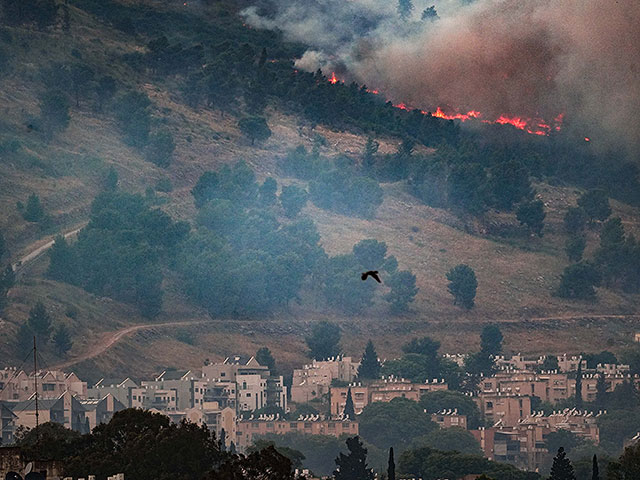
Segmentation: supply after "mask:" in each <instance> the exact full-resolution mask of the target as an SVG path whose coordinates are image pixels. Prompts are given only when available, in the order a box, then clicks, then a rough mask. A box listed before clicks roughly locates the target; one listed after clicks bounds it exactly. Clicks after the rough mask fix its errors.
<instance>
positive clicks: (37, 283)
mask: <svg viewBox="0 0 640 480" xmlns="http://www.w3.org/2000/svg"><path fill="white" fill-rule="evenodd" d="M98 3H99V2H93V1H88V0H86V1H85V0H82V1H80V0H78V1H71V2H70V6H69V11H70V18H71V29H70V31H65V30H64V29H62V28H59V27H55V28H54V27H52V28H48V29H45V30H38V29H37V28H35V27H33V26H5V27H2V37H1V38H0V46H1V47H2V50H3V51H6V52H9V56H8V57H9V60H8V68H6V70H5V72H3V74H2V76H1V77H0V86H1V88H0V111H1V112H2V115H1V116H0V205H2V209H1V210H0V229H1V231H2V232H3V233H4V236H5V238H6V241H7V245H8V248H9V251H10V254H9V255H8V256H7V257H5V260H7V261H9V260H10V261H12V262H14V263H15V262H17V261H19V260H20V259H23V258H24V257H25V256H26V255H28V254H29V253H31V252H33V251H35V250H36V249H37V248H38V247H40V246H42V245H44V244H46V243H47V241H49V240H50V239H51V238H52V237H53V236H54V235H56V234H58V233H62V232H69V231H73V230H75V229H77V228H80V227H82V226H83V225H84V224H85V223H86V222H87V220H88V217H89V213H90V205H91V202H92V200H93V198H94V197H95V196H96V195H97V194H98V193H99V192H100V191H101V190H102V189H103V185H104V179H105V177H106V176H107V174H108V173H109V170H110V168H111V167H113V168H114V169H115V170H116V171H117V174H118V178H119V188H120V189H121V190H124V191H127V192H138V193H141V194H145V195H147V196H153V197H154V203H155V205H157V206H158V208H161V209H162V210H164V211H165V212H167V213H168V214H170V215H171V216H172V217H173V218H174V219H176V220H185V221H188V222H190V223H191V224H195V213H196V210H195V207H194V203H193V197H192V194H191V189H192V188H193V187H194V185H195V184H196V183H197V181H198V178H199V177H200V175H201V174H202V173H204V172H205V171H209V170H217V169H219V168H220V167H221V166H222V165H225V164H232V163H234V162H236V161H238V160H244V161H246V162H247V163H248V164H249V165H250V166H251V167H252V168H253V169H254V171H255V172H256V174H257V176H258V178H259V180H264V179H265V178H266V177H268V176H272V177H274V178H275V179H276V180H277V182H278V184H279V185H280V187H282V186H286V185H290V184H300V185H303V184H305V182H303V181H301V180H299V179H295V178H291V177H288V176H286V175H285V174H284V171H283V169H282V168H281V160H282V158H284V157H285V156H286V155H287V154H288V153H289V152H290V151H291V150H292V149H293V148H295V147H296V146H298V145H304V146H305V147H307V149H309V150H311V149H312V148H313V147H314V145H315V146H316V148H318V151H319V153H320V154H321V155H322V156H324V157H327V158H338V157H339V156H341V155H349V156H351V157H352V158H359V157H360V156H361V155H362V152H363V150H364V148H365V143H366V140H367V134H365V133H363V131H361V130H358V129H343V130H340V131H338V130H332V129H330V128H329V127H327V126H324V125H323V124H322V123H315V122H311V121H309V120H308V119H307V118H305V117H304V116H302V115H300V114H296V113H295V112H292V111H291V109H290V108H287V107H286V106H285V105H283V104H282V103H280V102H276V101H274V102H269V104H268V105H267V106H266V110H265V117H266V118H267V121H268V125H269V128H270V129H271V131H272V135H271V136H270V137H269V138H268V140H266V141H264V142H257V143H255V144H252V142H251V141H250V140H249V139H247V138H246V137H245V135H243V133H242V132H241V131H240V130H239V128H238V120H239V118H241V117H242V116H243V115H244V109H245V108H246V106H244V105H243V104H242V102H239V103H238V105H225V106H224V108H223V109H221V108H217V106H216V105H214V106H211V107H207V106H198V107H197V108H193V107H191V106H189V105H188V104H187V103H186V101H185V96H184V95H183V94H182V93H181V92H182V90H181V89H182V86H181V83H180V79H179V77H176V76H175V75H161V74H158V73H155V72H153V71H149V70H141V69H139V68H137V67H136V66H135V65H136V63H135V62H136V58H138V57H137V55H138V54H145V53H147V52H148V49H149V46H148V45H149V41H150V39H152V38H154V37H156V36H157V35H158V34H160V33H163V32H164V33H165V34H167V36H168V37H170V39H171V41H172V42H179V41H183V42H188V41H189V32H188V30H190V29H189V28H187V27H186V26H185V25H188V26H192V27H193V28H192V29H191V30H192V32H191V33H192V34H194V35H197V36H199V37H198V38H199V40H202V39H203V38H204V39H206V38H207V35H209V34H213V32H218V34H220V30H221V29H222V30H224V29H228V31H230V32H231V31H232V30H233V29H234V28H235V29H237V30H238V31H241V30H242V29H243V28H245V27H243V26H242V24H241V20H240V19H239V18H238V17H237V16H236V13H237V10H236V8H237V7H235V6H230V5H229V4H227V3H226V2H219V3H216V4H215V5H214V6H212V7H206V6H202V5H200V4H197V5H195V4H194V5H193V6H191V5H190V2H189V4H183V2H172V1H153V2H152V1H147V2H141V1H140V2H133V1H127V2H124V1H123V2H122V3H121V4H120V5H122V8H123V9H125V12H127V10H126V9H127V8H129V9H132V10H131V12H134V13H135V14H136V15H142V14H143V13H144V14H148V13H149V12H152V13H153V14H152V15H151V16H150V17H149V18H150V21H149V25H148V26H147V27H145V28H144V29H139V31H138V32H137V33H135V34H132V33H131V32H128V31H126V30H127V29H126V28H124V29H123V28H116V26H114V25H115V24H114V21H113V19H105V17H104V16H103V15H102V14H101V11H100V10H99V9H98V8H97V7H96V5H97V4H98ZM136 12H137V13H136ZM140 12H143V13H140ZM167 25H175V28H176V29H175V31H174V32H166V31H163V30H162V29H164V28H166V26H167ZM229 25H232V26H229ZM234 25H235V26H234ZM154 29H155V30H154ZM208 29H209V30H208ZM194 32H195V33H194ZM233 32H235V30H233ZM233 32H232V33H231V34H233V35H236V34H237V33H233ZM247 35H249V36H250V38H253V39H254V40H260V39H262V37H263V36H264V37H268V35H267V34H262V33H260V32H249V33H248V34H247ZM251 35H253V37H251ZM269 38H271V37H269ZM270 41H271V40H270ZM185 44H186V43H185ZM287 48H288V49H289V50H288V51H287V54H289V53H290V52H294V51H296V49H297V48H298V47H297V46H295V45H293V46H288V47H287ZM283 55H284V54H283ZM79 59H82V60H83V61H84V62H86V63H87V64H89V65H90V66H91V67H92V68H93V69H94V70H95V72H97V74H96V77H98V76H100V75H102V74H106V73H109V74H110V75H112V76H113V77H114V78H115V80H116V81H117V82H118V84H119V85H120V86H121V89H122V90H124V89H133V88H135V89H137V90H139V91H143V92H144V93H146V95H147V96H148V97H149V99H150V100H151V107H150V110H151V125H152V130H154V129H164V130H166V131H169V132H170V133H171V134H172V136H173V138H174V141H175V146H176V148H175V153H174V155H173V160H172V162H171V164H170V165H169V166H168V167H166V168H165V167H159V166H157V165H155V164H153V163H151V162H150V161H148V160H147V159H146V158H145V154H144V151H142V150H141V149H139V148H136V147H134V146H131V145H129V144H127V143H126V142H125V139H124V138H123V135H122V132H121V127H120V125H119V124H118V122H117V120H116V119H115V118H114V115H113V113H112V112H111V110H109V109H108V108H105V109H104V110H103V111H98V109H97V108H96V105H95V101H94V100H93V97H92V96H91V95H89V94H88V93H87V94H86V95H85V94H82V95H80V99H79V102H78V104H75V103H73V104H72V105H71V110H70V112H71V115H70V117H71V118H70V122H69V126H68V128H66V130H64V132H62V133H59V134H56V135H53V136H52V137H51V138H49V137H45V136H44V135H42V134H41V132H39V131H38V130H37V128H35V129H34V122H35V121H36V120H35V119H37V118H38V116H39V115H40V107H39V102H40V101H41V100H40V98H41V94H42V92H43V91H44V89H45V84H46V79H43V74H45V72H47V68H49V67H50V66H51V65H52V64H55V63H56V62H62V63H74V62H77V61H78V60H79ZM36 127H37V125H36ZM375 136H376V139H377V141H378V142H379V143H380V148H379V154H381V155H382V154H385V153H393V152H395V151H396V149H397V148H398V146H399V145H400V143H401V141H402V139H401V138H400V137H397V136H394V135H392V134H390V133H382V132H379V133H378V134H376V135H375ZM318 139H322V142H319V141H318ZM434 152H435V150H434V149H431V148H425V147H416V154H420V155H424V156H429V155H433V154H435V153H434ZM166 179H168V180H169V181H170V182H171V184H172V186H173V188H172V189H171V190H170V191H160V190H158V189H157V188H156V187H157V185H158V182H160V181H162V180H166ZM382 187H383V190H384V202H383V203H382V205H381V206H380V208H379V209H378V210H377V213H376V215H375V217H373V218H370V219H363V218H358V217H351V216H346V215H340V214H336V213H334V212H331V211H328V210H324V209H321V208H318V207H316V206H315V205H313V204H312V203H311V202H309V203H308V204H307V206H306V207H305V208H304V210H303V212H302V213H303V214H304V215H308V216H309V217H311V218H312V219H313V221H314V222H315V223H316V225H317V227H318V230H319V232H320V234H321V244H322V246H323V247H324V249H325V250H326V251H327V253H328V254H330V255H336V254H341V253H348V252H350V251H351V248H352V246H353V245H354V244H355V243H357V242H358V241H360V240H362V239H366V238H375V239H377V240H379V241H384V242H386V244H387V246H388V249H389V253H391V254H393V255H394V256H395V257H396V258H397V259H398V262H399V265H400V268H401V269H410V270H411V271H413V273H414V274H415V275H416V284H417V286H418V288H419V292H418V294H417V296H416V299H415V302H414V303H413V304H412V305H411V308H410V310H409V312H407V313H404V314H402V315H396V314H392V313H391V312H390V311H389V308H388V305H387V304H386V303H385V302H384V301H382V299H381V294H379V295H377V296H376V298H375V300H374V303H373V304H372V306H371V307H370V308H369V309H367V311H366V312H364V313H362V314H358V315H345V314H341V313H339V312H337V311H333V310H332V309H327V308H326V306H325V305H321V304H315V303H314V302H311V301H303V302H302V303H300V304H298V303H296V302H292V303H291V304H290V305H289V307H288V308H283V309H282V310H281V311H279V312H278V313H276V314H273V315H269V316H265V317H260V318H211V316H210V315H209V314H208V313H207V312H206V311H204V310H203V309H202V308H200V307H198V306H196V305H194V304H193V303H192V302H191V301H189V299H188V298H187V297H186V296H185V295H184V293H183V291H182V288H181V281H180V279H179V278H178V277H177V276H176V275H175V273H173V272H167V274H166V278H165V281H164V285H163V287H164V289H165V292H166V293H165V301H164V307H163V311H162V312H161V314H160V315H159V316H158V317H156V318H155V319H153V320H151V321H150V320H148V319H145V318H143V317H142V316H140V314H139V313H138V311H137V310H136V309H135V308H133V307H132V306H131V305H128V304H124V303H121V302H118V301H115V300H113V299H110V298H107V297H100V296H96V295H94V294H91V293H88V292H86V291H85V290H83V289H81V288H78V287H75V286H71V285H68V284H65V283H61V282H57V281H54V280H52V279H50V278H48V277H47V276H46V275H45V272H46V268H47V263H48V260H47V255H46V254H43V255H40V256H38V257H36V258H28V259H27V260H25V261H24V262H23V264H22V265H21V266H20V268H19V271H18V281H17V284H16V285H15V286H14V287H13V288H12V289H11V290H10V292H9V300H10V301H9V304H8V306H7V308H6V309H5V310H4V312H3V313H2V317H1V319H0V328H1V329H2V333H3V335H2V340H1V344H0V363H2V364H7V363H9V364H11V363H13V364H16V363H19V362H20V361H21V360H22V359H23V357H24V355H23V352H22V351H21V350H20V348H18V347H17V345H16V342H15V338H16V334H17V331H18V328H19V326H20V325H21V324H22V323H23V322H24V321H25V319H26V318H27V316H28V314H29V310H30V308H31V307H32V306H33V305H34V304H35V303H36V302H37V301H42V302H43V303H45V305H46V306H47V307H48V309H49V310H50V312H51V315H52V317H53V319H54V323H56V322H58V323H64V324H66V325H68V326H69V327H70V328H71V330H72V332H73V342H74V344H73V348H72V349H71V351H70V352H69V353H68V354H67V355H66V356H61V355H58V354H57V353H56V351H55V349H54V348H53V347H52V346H51V345H47V346H43V349H42V351H43V355H44V358H45V360H46V361H47V363H49V365H50V366H55V365H63V366H65V368H73V369H75V370H76V371H77V372H78V373H80V374H82V375H85V376H86V377H88V378H96V377H99V376H100V375H101V373H102V372H105V371H109V372H110V375H111V376H113V375H117V374H119V373H122V374H125V373H126V374H129V375H143V374H150V373H153V372H156V371H158V370H160V369H162V368H165V367H196V366H198V365H200V364H201V363H202V361H203V360H204V359H205V358H210V359H212V360H213V359H220V358H222V357H224V356H226V355H227V354H229V353H231V352H232V351H240V352H243V353H254V352H255V350H257V349H258V348H259V347H261V346H263V345H266V346H268V347H269V348H271V350H272V351H273V352H274V355H275V357H276V359H277V361H278V362H279V364H281V365H282V366H284V367H286V368H291V367H292V366H294V365H298V364H300V363H302V362H303V361H304V360H305V351H306V347H305V346H304V335H305V333H307V332H308V331H309V327H310V325H311V324H312V323H313V322H314V321H317V320H319V319H325V318H328V319H331V320H333V321H336V322H338V323H340V324H341V325H342V327H343V342H342V343H343V349H344V351H345V352H346V353H348V354H352V355H360V354H361V352H362V350H363V348H364V344H365V343H366V341H367V340H368V339H369V338H373V340H374V342H375V344H376V346H377V348H378V352H379V353H380V354H381V355H382V356H393V355H395V354H396V353H397V352H398V348H399V346H400V345H401V344H402V343H404V342H406V341H407V339H409V338H412V337H415V336H421V335H430V336H433V337H434V338H436V339H438V340H440V341H441V342H442V345H443V350H446V351H449V352H465V351H469V350H472V349H474V348H477V345H478V344H479V338H478V334H479V332H480V330H481V328H482V326H483V325H485V324H487V323H500V324H501V328H502V329H503V332H504V334H505V337H506V344H505V348H506V349H507V350H509V351H512V352H529V353H543V352H560V351H564V350H572V349H573V348H574V347H573V345H575V344H578V345H580V346H581V349H585V350H587V349H592V350H594V351H595V350H598V351H599V350H602V349H603V348H604V345H606V348H607V349H610V350H612V351H620V350H621V349H624V348H625V347H626V346H628V345H629V344H630V343H631V342H632V337H633V333H634V332H635V329H636V328H637V321H638V319H640V317H639V316H638V315H640V309H639V305H640V295H638V294H631V293H622V292H620V291H617V290H612V289H608V288H600V289H599V290H598V301H597V302H593V301H577V300H565V299H561V298H558V297H556V296H554V295H553V291H554V290H555V289H556V288H557V285H558V282H559V277H560V275H561V273H562V271H563V269H564V267H565V266H567V265H568V260H567V259H566V255H565V253H564V243H565V240H566V233H565V231H564V227H563V217H564V214H565V212H566V210H567V209H568V208H569V207H570V206H573V205H575V204H576V199H577V197H578V196H579V195H580V193H581V190H580V189H578V188H577V187H574V186H570V185H550V184H548V183H544V182H543V181H540V182H539V183H537V184H536V185H535V187H536V189H537V192H538V194H539V196H540V198H541V199H542V200H543V201H544V203H545V207H546V210H547V218H546V226H545V235H544V237H542V238H539V237H529V236H527V235H519V236H509V237H501V236H498V235H496V234H494V233H493V230H492V226H496V225H498V226H499V225H504V224H507V225H517V222H516V221H515V218H514V215H513V214H505V213H495V212H489V213H487V214H485V215H484V216H483V217H482V218H480V219H478V218H475V217H471V216H468V215H461V214H454V213H453V212H452V211H450V210H448V209H443V208H433V207H429V206H427V205H424V204H423V203H421V202H420V201H419V200H417V199H416V198H415V197H414V196H413V195H411V193H410V192H409V189H408V187H407V185H406V182H405V181H397V182H383V183H382ZM31 193H35V194H37V195H38V196H39V198H40V200H41V202H42V204H43V206H44V208H45V210H46V212H47V213H48V214H49V215H50V217H51V220H50V222H49V223H48V224H47V225H38V224H36V223H31V222H27V221H26V220H24V218H23V216H22V215H21V213H20V211H19V210H18V208H16V203H17V202H22V203H26V201H27V198H28V197H29V195H30V194H31ZM611 203H612V208H613V216H619V217H621V218H622V220H623V224H624V226H625V230H626V231H627V232H628V233H633V232H635V233H636V235H637V234H638V233H640V229H639V227H638V226H639V222H640V211H639V210H638V209H637V208H634V207H631V206H629V205H627V204H624V203H620V202H618V201H612V202H611ZM598 235H599V234H598V229H597V228H593V229H590V230H588V234H587V240H588V246H587V253H586V255H587V256H588V255H590V253H592V252H593V251H594V250H595V248H596V246H597V244H598V241H599V240H598ZM459 263H466V264H469V265H471V266H472V267H473V268H474V270H475V272H476V275H477V277H478V284H479V287H478V293H477V297H476V307H475V308H473V309H472V310H469V311H467V310H464V309H461V308H459V307H458V306H455V305H454V304H453V301H452V298H451V295H450V294H449V293H448V291H447V282H446V278H445V274H446V272H447V271H448V270H449V269H450V268H452V267H453V266H455V265H456V264H459ZM303 300H304V299H303ZM180 323H184V325H182V326H180V325H179V324H180ZM163 324H166V325H163ZM154 325H155V326H154Z"/></svg>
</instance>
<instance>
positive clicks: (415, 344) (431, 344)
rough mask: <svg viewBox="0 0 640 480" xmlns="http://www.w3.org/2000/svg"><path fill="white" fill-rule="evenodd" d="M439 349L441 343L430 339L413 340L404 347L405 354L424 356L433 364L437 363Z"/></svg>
mask: <svg viewBox="0 0 640 480" xmlns="http://www.w3.org/2000/svg"><path fill="white" fill-rule="evenodd" d="M439 349H440V342H438V341H437V340H433V339H432V338H430V337H422V338H413V339H411V341H410V342H409V343H406V344H404V345H403V346H402V351H403V352H404V353H416V354H418V355H424V356H425V357H427V358H428V359H429V361H431V362H435V361H437V359H438V350H439Z"/></svg>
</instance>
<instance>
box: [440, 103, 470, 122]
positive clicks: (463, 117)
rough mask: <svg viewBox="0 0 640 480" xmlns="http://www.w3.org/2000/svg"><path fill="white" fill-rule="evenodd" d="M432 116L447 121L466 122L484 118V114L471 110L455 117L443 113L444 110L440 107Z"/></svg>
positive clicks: (454, 115)
mask: <svg viewBox="0 0 640 480" xmlns="http://www.w3.org/2000/svg"><path fill="white" fill-rule="evenodd" d="M431 116H433V117H437V118H444V119H445V120H461V121H463V122H464V121H466V120H469V119H470V118H480V117H482V114H481V113H480V112H477V111H475V110H470V111H468V112H467V113H454V114H453V115H447V114H446V113H444V112H443V111H442V108H440V107H438V108H436V111H435V113H432V114H431Z"/></svg>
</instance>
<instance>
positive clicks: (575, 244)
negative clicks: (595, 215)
mask: <svg viewBox="0 0 640 480" xmlns="http://www.w3.org/2000/svg"><path fill="white" fill-rule="evenodd" d="M564 245H565V246H564V251H565V252H566V253H567V257H568V258H569V260H570V261H572V262H579V261H581V260H582V254H583V253H584V249H585V247H586V246H587V241H586V239H585V238H584V237H583V236H581V235H572V236H570V237H569V238H568V239H567V241H566V243H565V244H564Z"/></svg>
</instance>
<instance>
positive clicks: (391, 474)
mask: <svg viewBox="0 0 640 480" xmlns="http://www.w3.org/2000/svg"><path fill="white" fill-rule="evenodd" d="M594 458H595V456H594ZM387 480H396V462H395V461H394V460H393V447H391V448H390V449H389V466H388V467H387Z"/></svg>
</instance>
